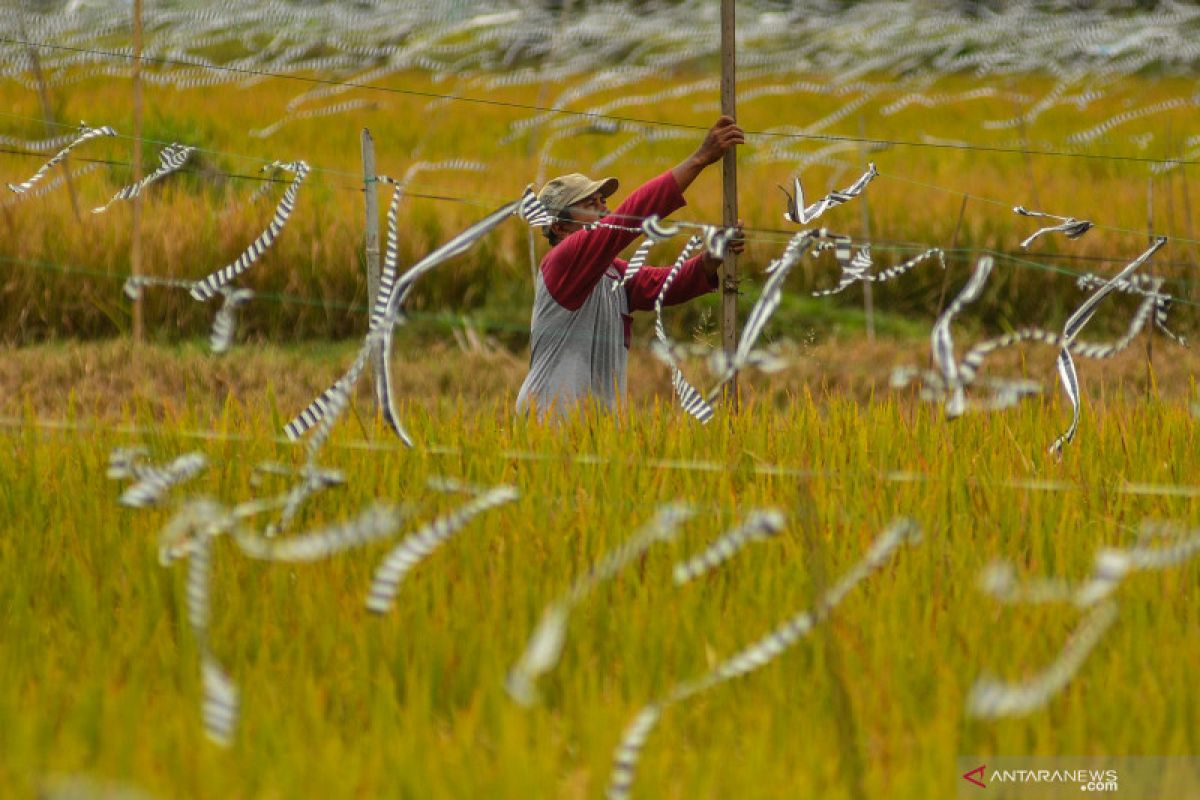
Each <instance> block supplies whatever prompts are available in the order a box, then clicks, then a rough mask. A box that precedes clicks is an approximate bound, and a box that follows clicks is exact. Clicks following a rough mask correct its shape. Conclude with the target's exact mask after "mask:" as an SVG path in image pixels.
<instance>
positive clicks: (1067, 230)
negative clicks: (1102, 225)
mask: <svg viewBox="0 0 1200 800" xmlns="http://www.w3.org/2000/svg"><path fill="white" fill-rule="evenodd" d="M1013 212H1014V213H1016V214H1020V215H1021V216H1022V217H1039V218H1042V219H1058V220H1062V224H1061V225H1051V226H1049V227H1046V228H1039V229H1038V230H1037V231H1035V232H1034V233H1033V235H1031V236H1029V237H1028V238H1026V239H1025V240H1024V241H1023V242H1021V244H1020V247H1021V249H1022V250H1028V249H1029V245H1031V244H1033V242H1034V240H1035V239H1037V238H1038V237H1039V236H1042V235H1044V234H1047V233H1062V234H1065V235H1066V237H1067V238H1068V239H1078V238H1079V237H1080V236H1083V235H1084V234H1085V233H1087V232H1088V231H1090V230H1091V229H1092V228H1093V227H1095V226H1094V225H1092V223H1091V222H1089V221H1088V220H1086V219H1075V218H1074V217H1060V216H1057V215H1055V214H1046V213H1045V212H1042V211H1030V210H1029V209H1027V208H1025V207H1024V206H1013Z"/></svg>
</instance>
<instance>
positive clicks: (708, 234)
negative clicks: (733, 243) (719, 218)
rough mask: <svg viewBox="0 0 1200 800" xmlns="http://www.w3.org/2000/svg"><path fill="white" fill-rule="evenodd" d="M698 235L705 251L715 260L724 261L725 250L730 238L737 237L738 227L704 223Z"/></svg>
mask: <svg viewBox="0 0 1200 800" xmlns="http://www.w3.org/2000/svg"><path fill="white" fill-rule="evenodd" d="M700 235H701V236H702V237H703V239H704V249H705V251H706V252H707V253H708V254H709V255H710V256H712V257H713V258H714V259H716V260H717V261H724V260H725V250H726V248H728V247H729V242H730V240H732V239H734V238H735V237H737V235H738V229H737V228H722V227H719V226H716V225H705V226H703V227H702V228H701V234H700Z"/></svg>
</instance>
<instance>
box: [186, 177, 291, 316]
mask: <svg viewBox="0 0 1200 800" xmlns="http://www.w3.org/2000/svg"><path fill="white" fill-rule="evenodd" d="M272 169H282V170H285V171H287V172H291V173H292V174H293V175H295V177H294V178H293V179H292V182H291V184H290V185H289V186H288V188H287V190H286V191H284V193H283V197H282V198H281V199H280V201H279V205H277V206H276V207H275V215H274V216H273V217H272V218H271V221H270V222H269V223H268V224H267V228H266V230H264V231H263V232H262V233H260V234H259V235H258V238H257V239H255V240H254V242H253V244H251V245H250V246H249V247H248V248H246V250H245V252H243V253H242V254H241V255H240V256H238V257H237V259H236V260H235V261H234V262H233V263H231V264H228V265H227V266H224V267H222V268H221V269H219V270H217V271H216V272H213V273H211V274H209V275H207V276H205V277H204V278H201V279H200V280H198V281H196V285H195V286H193V287H192V291H191V295H192V298H193V299H195V300H200V301H205V300H211V299H212V298H213V297H215V296H216V294H217V292H219V291H220V290H221V287H222V286H224V285H226V284H227V283H229V282H230V281H232V280H234V279H235V278H237V277H238V276H239V275H241V274H242V273H244V272H245V271H246V270H248V269H250V267H251V266H253V265H254V262H256V261H258V259H259V258H260V257H262V254H263V253H265V252H266V251H267V250H268V249H269V248H270V247H271V245H272V244H274V243H275V239H276V238H277V237H278V236H279V234H280V232H281V231H282V230H283V226H284V225H286V224H287V221H288V218H289V217H291V215H292V210H293V209H294V208H295V207H296V196H297V194H298V193H299V192H300V186H301V185H302V184H303V183H304V179H305V178H307V177H308V173H309V166H308V164H307V162H304V161H290V162H282V161H273V162H271V163H270V164H267V165H266V166H264V167H263V168H262V171H264V172H266V171H268V170H272Z"/></svg>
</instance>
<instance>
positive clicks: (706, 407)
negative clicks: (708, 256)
mask: <svg viewBox="0 0 1200 800" xmlns="http://www.w3.org/2000/svg"><path fill="white" fill-rule="evenodd" d="M702 242H703V240H702V239H701V237H699V236H693V237H691V238H690V239H688V241H687V244H685V245H684V246H683V251H682V252H680V254H679V257H678V258H676V259H675V263H674V264H673V265H672V266H671V270H670V271H669V272H668V273H667V277H666V278H665V279H664V280H663V285H662V289H660V290H659V292H658V297H656V298H654V335H655V336H656V337H657V338H658V341H659V342H660V343H661V344H662V346H663V347H664V348H665V353H666V358H667V359H668V360H669V361H670V362H672V363H671V364H670V366H671V385H672V386H673V387H674V389H675V396H676V397H678V398H679V405H680V406H682V408H683V410H684V411H686V412H687V413H688V414H690V415H691V416H693V417H695V418H696V419H698V420H700V422H701V423H704V424H707V423H708V421H709V420H711V419H712V418H713V408H712V406H711V405H710V404H709V403H708V402H707V401H706V400H705V399H704V396H703V395H702V394H700V392H698V391H696V389H695V387H694V386H692V385H691V384H690V383H688V381H687V378H685V377H683V371H682V370H680V369H679V365H678V364H675V363H674V359H672V358H671V355H670V348H671V339H670V338H669V337H668V336H667V329H666V327H665V326H664V325H663V317H662V310H663V302H664V300H665V298H666V296H667V292H668V291H669V290H670V288H671V284H672V283H674V282H675V278H676V277H678V276H679V271H680V270H681V269H683V263H684V262H685V261H687V258H688V256H690V255H691V253H692V251H693V250H695V249H696V248H697V247H699V246H700V245H701V243H702Z"/></svg>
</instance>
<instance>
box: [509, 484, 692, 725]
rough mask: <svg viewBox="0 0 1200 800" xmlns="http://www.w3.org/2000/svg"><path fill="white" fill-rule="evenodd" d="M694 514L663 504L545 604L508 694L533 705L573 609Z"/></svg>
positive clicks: (559, 648)
mask: <svg viewBox="0 0 1200 800" xmlns="http://www.w3.org/2000/svg"><path fill="white" fill-rule="evenodd" d="M694 515H695V512H694V511H693V510H692V509H691V508H690V507H688V506H687V505H684V504H682V503H672V504H668V505H664V506H661V507H660V508H659V509H658V511H657V512H656V513H655V515H654V518H653V519H652V520H650V522H649V523H647V524H646V525H644V526H643V527H642V528H640V529H639V530H638V531H637V532H636V533H635V534H634V535H633V536H632V537H630V538H629V540H628V541H626V542H623V543H622V544H620V545H618V546H617V548H616V549H614V550H612V551H611V552H609V553H607V554H605V556H604V557H603V558H601V559H600V560H599V561H598V562H596V564H595V566H593V567H592V569H591V570H589V571H588V573H587V574H586V575H582V576H580V577H579V578H577V579H576V580H575V582H574V583H573V584H571V588H570V589H568V590H567V591H566V592H565V593H564V594H563V595H562V596H560V597H558V598H557V599H556V600H554V601H553V602H552V603H550V605H548V606H546V608H545V609H544V610H543V611H542V617H541V619H540V620H539V621H538V626H537V628H536V629H535V630H534V632H533V634H532V635H531V636H530V637H529V642H528V643H527V644H526V645H525V651H524V652H523V653H522V654H521V657H520V659H518V661H517V663H516V664H515V665H514V666H513V668H512V669H511V670H509V673H508V678H507V679H506V680H505V683H504V688H505V689H506V690H507V691H508V694H509V696H510V697H512V699H513V700H515V701H516V702H518V703H520V704H521V705H523V706H531V705H533V704H534V703H535V702H536V701H537V685H536V684H537V679H538V678H539V677H540V676H541V675H543V674H545V673H547V672H549V671H550V670H551V669H553V668H554V665H555V664H557V663H558V659H559V656H560V655H561V653H562V646H563V641H564V640H565V639H566V635H567V621H568V619H569V618H570V614H571V609H573V608H574V607H575V606H577V605H578V604H579V603H580V602H581V601H582V600H583V599H584V598H585V597H587V596H588V594H590V593H591V591H592V590H593V589H595V588H596V587H597V586H599V585H600V584H601V583H603V582H604V581H607V580H609V579H611V578H612V577H613V576H614V575H616V574H617V573H618V572H620V571H621V569H622V568H624V567H625V565H626V564H629V563H630V562H632V561H634V560H635V559H637V558H640V557H641V555H642V554H643V553H645V552H646V550H648V549H649V548H650V547H651V546H652V545H654V544H656V543H657V542H666V541H670V540H671V539H673V538H675V535H676V533H677V529H678V527H679V526H680V525H681V524H683V523H684V522H686V521H687V520H688V519H690V518H691V517H692V516H694Z"/></svg>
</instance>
